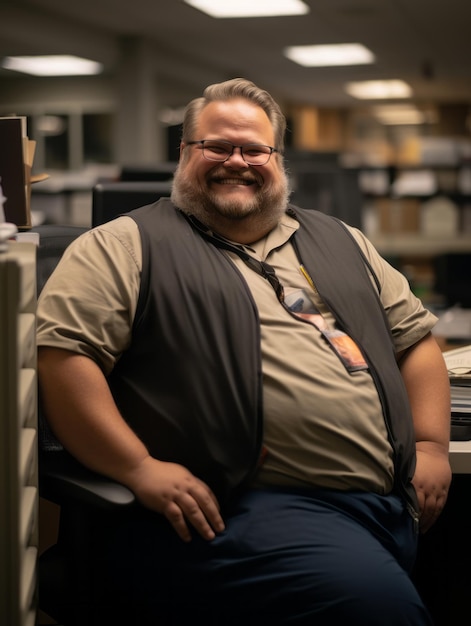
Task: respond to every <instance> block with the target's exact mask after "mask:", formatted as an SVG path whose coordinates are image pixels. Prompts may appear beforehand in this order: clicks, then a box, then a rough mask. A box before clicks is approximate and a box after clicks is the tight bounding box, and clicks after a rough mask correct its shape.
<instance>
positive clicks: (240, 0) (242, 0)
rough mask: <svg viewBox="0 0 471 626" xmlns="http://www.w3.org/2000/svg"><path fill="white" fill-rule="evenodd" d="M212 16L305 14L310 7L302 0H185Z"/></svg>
mask: <svg viewBox="0 0 471 626" xmlns="http://www.w3.org/2000/svg"><path fill="white" fill-rule="evenodd" d="M185 2H186V4H189V5H190V6H192V7H194V8H195V9H198V10H199V11H203V13H207V14H208V15H210V16H211V17H218V18H225V17H274V16H277V15H304V14H306V13H309V7H308V6H307V4H305V3H304V2H302V1H301V0H185Z"/></svg>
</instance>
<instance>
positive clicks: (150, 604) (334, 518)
mask: <svg viewBox="0 0 471 626" xmlns="http://www.w3.org/2000/svg"><path fill="white" fill-rule="evenodd" d="M225 520H226V530H225V531H224V532H223V533H222V534H221V535H219V536H218V537H217V538H216V539H215V540H214V541H212V542H206V541H204V540H202V539H200V538H199V537H197V536H195V537H194V539H193V541H192V542H191V543H189V544H185V543H183V542H181V540H180V539H178V537H177V536H176V534H175V533H174V531H173V530H172V529H170V527H167V526H168V523H167V522H166V521H165V520H162V518H160V516H155V515H153V514H145V515H143V516H142V517H141V518H140V519H139V520H133V521H132V522H129V524H127V525H125V526H124V527H121V528H119V529H118V530H117V531H116V532H115V533H112V534H110V537H109V547H110V553H109V557H108V566H111V567H110V568H109V571H108V574H107V576H108V577H109V578H108V581H109V582H110V583H111V586H112V587H113V588H114V592H115V593H114V598H121V599H123V602H125V603H130V604H132V606H133V607H134V611H137V612H138V614H139V618H138V620H140V621H136V622H135V623H136V624H138V623H139V624H140V623H145V624H165V625H167V624H178V625H180V624H185V625H186V624H188V623H190V621H193V623H195V622H194V620H195V619H200V620H201V623H205V624H211V625H213V626H229V625H235V624H237V625H238V626H239V625H241V624H243V625H247V626H248V625H252V624H257V625H258V626H265V624H266V625H267V626H269V625H275V624H276V625H284V624H287V625H288V624H290V625H291V624H293V625H307V624H310V625H311V624H312V625H324V624H325V625H327V624H329V626H331V625H332V624H348V625H349V626H356V625H358V626H368V625H375V626H389V625H390V626H406V625H411V626H412V625H414V626H419V625H420V626H423V625H430V624H431V619H430V617H429V615H428V613H427V611H426V609H425V607H424V605H423V603H422V601H421V599H420V597H419V595H418V593H417V591H416V589H415V587H414V585H413V584H412V582H411V579H410V576H409V574H410V572H411V569H412V566H413V564H414V560H415V556H416V550H417V532H416V530H415V529H414V523H413V520H412V518H411V517H410V515H409V513H408V512H407V511H406V509H405V507H404V504H403V502H402V501H401V499H400V498H398V497H397V496H395V495H389V496H378V495H373V494H364V493H358V492H355V493H343V492H333V491H328V490H312V491H310V490H289V489H288V490H287V489H276V490H254V491H250V492H247V493H246V494H245V495H244V496H243V497H242V498H241V499H240V500H239V501H238V502H237V503H235V504H233V505H232V507H231V508H230V510H229V511H228V512H227V513H226V515H225ZM117 545H119V549H117ZM116 590H118V591H117V594H118V595H116ZM196 623H197V622H196Z"/></svg>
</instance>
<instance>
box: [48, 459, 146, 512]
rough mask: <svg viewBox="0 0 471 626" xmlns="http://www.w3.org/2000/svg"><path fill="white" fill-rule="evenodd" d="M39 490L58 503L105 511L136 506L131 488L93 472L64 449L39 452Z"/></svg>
mask: <svg viewBox="0 0 471 626" xmlns="http://www.w3.org/2000/svg"><path fill="white" fill-rule="evenodd" d="M39 493H40V496H41V497H43V498H45V499H46V500H50V501H51V502H54V503H56V504H59V505H65V504H75V505H84V506H90V507H93V508H99V509H102V510H113V509H127V508H130V507H132V506H137V500H136V497H135V495H134V494H133V492H132V491H131V490H130V489H128V488H127V487H125V486H124V485H121V484H120V483H117V482H115V481H113V480H111V479H109V478H106V477H105V476H101V475H100V474H97V473H95V472H92V471H91V470H89V469H87V468H86V467H84V466H83V465H81V464H80V463H79V462H78V461H76V460H75V459H74V458H73V457H71V456H70V455H69V454H68V453H67V452H63V451H61V452H42V453H41V454H40V459H39Z"/></svg>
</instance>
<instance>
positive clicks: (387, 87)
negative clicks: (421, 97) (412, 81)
mask: <svg viewBox="0 0 471 626" xmlns="http://www.w3.org/2000/svg"><path fill="white" fill-rule="evenodd" d="M345 91H346V92H347V93H348V94H349V95H350V96H353V97H354V98H358V99H360V100H388V99H390V98H410V96H411V95H412V89H411V88H410V86H409V85H408V84H407V83H405V82H404V81H402V80H366V81H361V82H351V83H347V84H346V85H345Z"/></svg>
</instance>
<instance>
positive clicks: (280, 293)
mask: <svg viewBox="0 0 471 626" xmlns="http://www.w3.org/2000/svg"><path fill="white" fill-rule="evenodd" d="M183 215H184V216H185V217H186V219H187V220H188V221H189V222H190V224H191V225H192V226H193V227H194V228H196V229H197V230H198V232H199V233H200V234H201V235H202V236H203V237H204V238H205V239H207V240H208V241H210V242H211V243H213V244H214V245H215V246H216V247H218V248H221V249H223V250H228V251H229V252H233V253H234V254H237V256H239V257H240V258H241V259H242V261H244V263H245V264H246V265H247V267H249V268H250V269H251V270H253V271H254V272H256V273H257V274H258V275H259V276H262V277H263V278H265V280H267V281H268V282H269V283H270V285H271V286H272V287H273V290H274V291H275V293H276V297H277V298H278V300H279V301H280V302H281V304H284V299H285V297H284V289H283V285H282V284H281V283H280V280H279V278H278V276H277V275H276V272H275V269H274V268H273V267H272V266H271V265H270V264H269V263H265V262H264V261H259V260H258V259H254V257H252V256H250V254H248V253H247V252H246V251H245V250H244V248H243V247H242V246H241V245H237V244H234V243H231V242H230V241H227V239H224V238H223V237H220V236H219V235H215V234H214V233H212V232H211V231H210V230H208V228H207V227H206V226H204V224H202V223H201V222H200V221H199V220H198V219H197V218H196V217H195V216H194V215H187V214H186V213H183Z"/></svg>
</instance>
